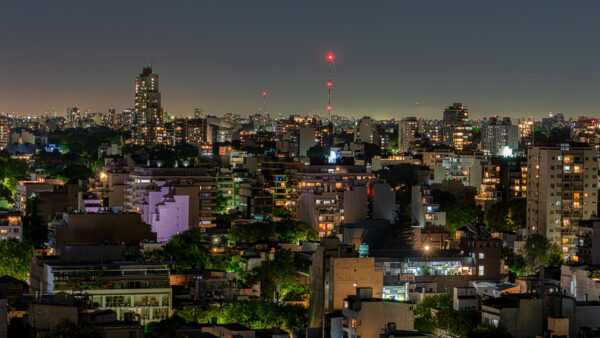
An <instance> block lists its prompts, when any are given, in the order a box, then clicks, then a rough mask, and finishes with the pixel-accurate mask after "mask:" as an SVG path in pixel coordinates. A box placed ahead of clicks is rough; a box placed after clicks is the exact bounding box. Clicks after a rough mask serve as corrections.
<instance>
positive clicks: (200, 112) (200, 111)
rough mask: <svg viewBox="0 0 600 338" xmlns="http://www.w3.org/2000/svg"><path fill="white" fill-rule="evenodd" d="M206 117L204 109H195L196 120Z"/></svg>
mask: <svg viewBox="0 0 600 338" xmlns="http://www.w3.org/2000/svg"><path fill="white" fill-rule="evenodd" d="M202 117H204V108H194V118H195V119H199V118H202Z"/></svg>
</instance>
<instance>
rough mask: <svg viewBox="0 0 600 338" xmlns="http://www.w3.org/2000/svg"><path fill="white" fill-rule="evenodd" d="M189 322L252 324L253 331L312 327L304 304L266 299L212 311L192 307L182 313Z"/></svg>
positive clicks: (209, 308)
mask: <svg viewBox="0 0 600 338" xmlns="http://www.w3.org/2000/svg"><path fill="white" fill-rule="evenodd" d="M178 315H179V316H181V317H182V318H184V319H185V320H187V321H195V322H198V323H201V324H206V323H210V322H211V321H212V318H217V323H219V324H225V323H248V324H249V326H250V328H251V329H271V328H281V329H284V330H290V329H291V328H292V327H293V326H296V327H307V326H308V325H309V321H308V315H307V311H306V308H304V307H303V306H300V305H290V304H280V303H275V302H272V301H269V300H265V299H250V300H245V301H241V302H232V303H227V304H224V305H223V306H210V307H208V308H201V307H190V308H185V309H183V310H182V311H179V312H178Z"/></svg>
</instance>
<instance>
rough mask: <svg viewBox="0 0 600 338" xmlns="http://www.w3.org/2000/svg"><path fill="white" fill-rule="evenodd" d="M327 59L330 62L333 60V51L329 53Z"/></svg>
mask: <svg viewBox="0 0 600 338" xmlns="http://www.w3.org/2000/svg"><path fill="white" fill-rule="evenodd" d="M327 61H329V62H332V61H333V53H329V54H327Z"/></svg>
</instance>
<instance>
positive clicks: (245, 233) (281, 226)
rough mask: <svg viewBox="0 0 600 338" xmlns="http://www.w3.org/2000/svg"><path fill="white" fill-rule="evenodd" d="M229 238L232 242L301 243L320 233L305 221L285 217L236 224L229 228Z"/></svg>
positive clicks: (314, 238) (314, 237)
mask: <svg viewBox="0 0 600 338" xmlns="http://www.w3.org/2000/svg"><path fill="white" fill-rule="evenodd" d="M227 238H228V239H229V240H230V241H231V242H238V241H244V242H247V243H255V242H259V241H280V242H284V243H299V242H301V241H309V240H316V239H317V238H318V234H317V232H316V231H315V230H314V229H313V228H311V227H310V226H309V225H308V224H306V223H304V222H297V221H293V220H290V219H285V220H283V221H280V222H256V223H252V224H240V225H236V226H234V227H231V228H229V231H228V232H227Z"/></svg>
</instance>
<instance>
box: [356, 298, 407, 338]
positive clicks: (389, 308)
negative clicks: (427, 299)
mask: <svg viewBox="0 0 600 338" xmlns="http://www.w3.org/2000/svg"><path fill="white" fill-rule="evenodd" d="M414 307H415V304H412V303H397V302H386V301H376V302H368V301H363V302H361V309H360V311H359V312H358V315H357V318H356V319H357V320H358V321H359V322H360V325H358V326H357V327H356V334H357V335H360V336H361V337H379V332H380V329H383V328H385V327H386V325H387V323H391V322H393V323H396V330H407V331H413V330H414V329H415V326H414V321H415V313H414Z"/></svg>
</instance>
